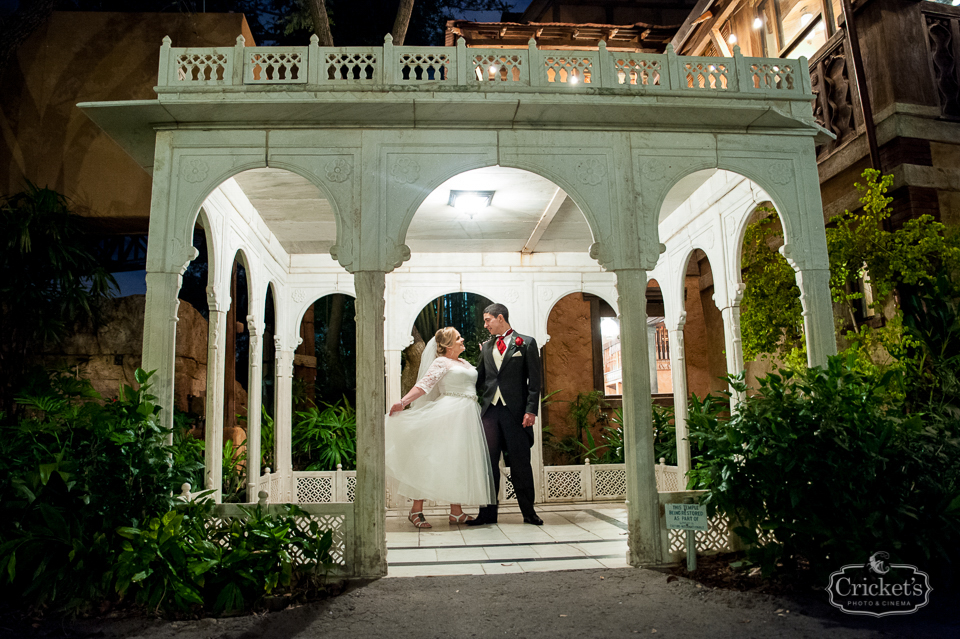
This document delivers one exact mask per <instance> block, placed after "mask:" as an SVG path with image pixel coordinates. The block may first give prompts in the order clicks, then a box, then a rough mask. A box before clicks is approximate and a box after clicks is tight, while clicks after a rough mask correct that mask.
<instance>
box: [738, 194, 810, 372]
mask: <svg viewBox="0 0 960 639" xmlns="http://www.w3.org/2000/svg"><path fill="white" fill-rule="evenodd" d="M754 215H755V216H757V217H758V219H757V220H756V221H755V222H752V223H751V224H749V225H747V230H746V234H745V236H744V240H743V251H742V277H743V283H744V286H745V288H744V292H743V300H742V301H741V303H740V333H741V338H742V340H743V342H742V344H743V357H744V359H745V360H752V359H755V358H756V357H757V356H759V355H761V354H765V353H772V354H780V355H784V354H786V353H789V352H790V351H791V350H793V349H801V348H803V334H802V330H803V315H802V311H803V309H802V308H801V306H800V289H799V288H797V283H796V274H795V273H794V270H793V268H792V267H791V266H790V265H789V264H788V263H787V260H786V258H784V257H783V256H782V255H781V254H780V252H779V251H778V250H777V248H778V247H779V246H783V229H782V227H781V226H780V223H779V222H780V221H779V219H778V218H777V217H776V211H774V210H773V209H771V208H766V207H758V208H757V209H756V211H755V213H754Z"/></svg>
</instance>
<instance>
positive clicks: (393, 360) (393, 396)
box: [384, 350, 403, 410]
mask: <svg viewBox="0 0 960 639" xmlns="http://www.w3.org/2000/svg"><path fill="white" fill-rule="evenodd" d="M402 363H403V351H397V350H392V351H387V394H386V407H385V408H384V410H390V407H391V406H393V405H394V404H396V403H397V402H399V401H400V398H401V397H403V394H402V393H401V391H402V390H403V388H402V386H401V384H400V368H401V364H402Z"/></svg>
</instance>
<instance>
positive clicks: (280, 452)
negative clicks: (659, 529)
mask: <svg viewBox="0 0 960 639" xmlns="http://www.w3.org/2000/svg"><path fill="white" fill-rule="evenodd" d="M273 339H274V344H275V345H276V351H277V366H276V382H275V383H274V389H275V393H276V395H275V398H274V404H273V405H274V407H275V408H274V412H275V413H276V416H275V417H274V422H273V426H274V430H273V433H274V439H273V442H274V450H273V458H274V460H276V461H275V463H276V465H277V467H276V468H275V469H274V472H279V473H280V485H281V486H282V488H281V489H280V493H281V494H280V495H276V496H274V495H270V501H271V502H273V503H278V502H290V501H292V500H293V492H294V486H293V356H294V352H295V351H296V350H297V342H298V341H299V337H293V338H289V337H288V338H287V339H283V338H282V337H281V336H280V335H274V337H273Z"/></svg>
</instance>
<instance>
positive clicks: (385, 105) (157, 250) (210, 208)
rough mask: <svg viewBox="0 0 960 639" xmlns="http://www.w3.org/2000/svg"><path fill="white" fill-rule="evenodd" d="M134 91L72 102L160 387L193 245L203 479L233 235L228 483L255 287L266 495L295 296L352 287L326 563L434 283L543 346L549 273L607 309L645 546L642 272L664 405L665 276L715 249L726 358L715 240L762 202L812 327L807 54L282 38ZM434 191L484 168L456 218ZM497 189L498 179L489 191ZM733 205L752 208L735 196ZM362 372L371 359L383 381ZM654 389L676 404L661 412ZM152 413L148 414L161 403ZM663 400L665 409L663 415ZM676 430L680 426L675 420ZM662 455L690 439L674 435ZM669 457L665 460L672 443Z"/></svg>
mask: <svg viewBox="0 0 960 639" xmlns="http://www.w3.org/2000/svg"><path fill="white" fill-rule="evenodd" d="M157 94H158V98H157V99H156V100H147V101H129V102H109V103H88V104H83V105H81V106H82V107H83V109H84V110H85V111H86V113H87V114H88V115H89V116H90V117H91V118H92V119H93V120H94V121H96V122H97V123H98V124H99V125H100V126H101V127H102V128H103V129H104V130H106V131H107V132H108V133H109V134H111V135H112V136H113V137H114V139H116V140H117V141H118V142H119V143H120V144H121V145H123V146H124V148H126V149H127V150H128V151H129V153H130V154H131V155H132V156H133V157H134V158H135V159H136V160H137V161H138V162H140V164H141V165H142V166H143V167H144V168H145V169H146V170H148V171H149V172H151V173H152V175H153V200H152V208H151V217H150V235H149V249H148V264H147V308H146V319H145V326H144V345H143V353H144V357H143V361H144V363H143V366H144V368H146V369H156V371H157V373H156V375H155V378H154V379H155V380H156V382H155V387H154V392H155V394H156V395H157V396H158V397H159V399H158V402H159V403H160V405H161V406H165V407H167V406H172V405H173V383H174V361H175V357H174V353H175V350H174V348H175V340H176V325H177V305H178V301H177V294H178V291H179V288H180V283H181V276H182V274H183V272H184V270H185V268H186V267H187V265H188V264H189V263H190V261H191V260H192V259H194V257H195V256H196V251H195V249H193V247H192V236H193V230H194V228H195V226H196V225H197V224H198V223H199V224H201V225H202V226H203V228H204V229H205V232H206V235H207V245H208V249H209V264H210V285H209V287H208V301H209V306H210V329H209V330H210V333H209V335H210V339H209V350H210V353H209V354H210V357H209V359H208V362H209V364H208V386H207V387H208V395H207V411H206V414H207V438H208V446H207V487H209V488H217V487H219V486H220V482H221V478H220V476H219V475H220V467H221V466H220V447H219V446H218V445H213V444H214V443H215V442H219V441H220V440H221V439H222V428H223V424H222V415H223V410H222V402H223V386H224V385H223V381H222V379H223V378H222V375H223V370H224V365H225V353H224V350H225V345H226V333H225V328H226V327H225V326H224V321H225V317H226V312H227V310H228V308H229V305H230V302H231V300H230V299H229V278H230V271H231V267H232V264H233V261H234V259H240V260H242V261H243V263H244V265H245V267H246V270H247V275H248V281H249V288H250V291H249V299H250V315H249V316H248V318H247V319H248V326H249V328H250V335H251V357H250V366H251V369H252V370H251V375H250V388H249V389H248V391H249V405H248V415H249V422H248V442H249V448H248V456H249V460H250V465H249V469H248V470H249V474H250V478H251V479H250V484H249V488H250V494H251V495H253V494H255V493H256V491H257V489H258V488H260V487H261V480H260V479H259V478H260V475H261V470H262V469H260V468H259V458H260V455H259V446H260V436H259V426H260V424H259V415H260V406H259V403H260V393H261V389H260V387H259V385H260V379H261V372H260V371H259V370H258V367H259V363H260V362H261V360H262V348H263V343H262V339H261V338H262V334H263V333H262V327H263V321H264V299H265V296H266V292H267V290H268V288H269V289H270V290H271V291H272V294H273V296H274V300H275V308H276V337H275V342H276V343H275V346H276V354H277V372H276V375H277V377H276V385H275V388H276V398H277V401H276V415H275V422H276V425H277V426H276V466H277V467H276V468H275V469H274V472H272V473H271V474H270V475H269V481H268V483H267V484H266V485H265V486H266V487H267V488H268V491H267V492H269V494H270V500H271V501H277V502H283V501H291V500H293V499H294V491H295V486H294V483H293V480H292V467H291V458H290V435H291V415H290V393H291V375H292V364H293V358H294V350H295V349H296V347H297V344H298V339H299V337H298V335H299V326H300V320H301V318H302V317H303V314H304V312H305V311H306V309H307V308H308V307H309V306H310V304H312V303H313V301H314V300H316V299H317V298H319V297H321V296H323V295H326V294H330V293H336V292H340V293H347V294H349V295H352V296H355V298H356V308H357V383H358V388H357V438H358V441H357V446H358V460H357V473H356V478H355V484H351V486H350V487H349V492H350V495H351V499H350V500H343V502H348V501H352V503H331V504H327V505H326V506H327V511H324V512H328V513H329V518H328V519H327V522H328V524H329V525H331V526H336V527H339V531H340V533H339V534H340V538H341V539H342V540H343V557H344V562H343V563H344V566H345V570H346V572H347V573H348V574H351V575H355V576H363V577H376V576H381V575H384V574H385V573H386V543H385V532H384V523H385V520H384V517H385V515H384V513H385V499H386V495H385V477H384V467H383V455H384V437H383V426H384V424H383V414H384V409H385V406H387V405H388V404H389V403H391V402H392V401H394V400H395V399H396V398H397V396H398V394H399V378H400V375H399V371H400V352H401V351H402V350H403V348H405V347H406V346H407V345H408V344H409V343H410V339H411V338H410V328H411V326H412V323H413V319H414V318H415V316H416V314H417V313H418V312H419V311H420V309H421V308H422V307H423V305H424V304H425V303H426V302H427V301H429V300H431V299H434V298H436V297H437V296H438V295H442V294H445V293H450V292H456V291H469V292H474V293H479V294H482V295H484V296H485V297H488V298H490V299H492V300H494V301H498V302H503V303H505V304H507V305H508V307H510V309H511V321H512V323H513V324H514V326H516V327H518V328H521V329H522V331H523V332H527V333H531V334H533V335H534V336H536V338H537V339H538V340H539V341H540V343H541V344H543V343H545V342H546V341H547V340H548V339H549V335H547V329H546V318H547V316H548V315H549V312H550V309H551V308H552V307H553V305H554V304H555V303H556V302H557V300H559V299H560V298H561V297H563V296H564V295H567V294H569V293H571V292H576V291H583V292H589V293H593V294H596V295H598V296H600V297H602V298H604V299H605V300H607V301H608V302H609V303H610V305H611V306H612V307H613V308H614V309H615V310H616V311H617V312H618V313H619V317H620V323H621V328H620V330H621V343H622V353H623V409H624V417H625V421H626V424H625V428H624V431H625V432H624V437H625V441H626V447H625V449H626V465H625V466H626V497H627V503H628V513H629V528H630V532H629V549H630V550H629V560H630V563H631V564H632V565H641V564H643V565H652V564H658V563H662V562H663V561H664V559H665V557H666V549H665V548H664V547H663V546H664V544H663V541H662V537H661V524H660V521H661V518H660V514H659V501H658V499H659V498H658V494H657V484H656V478H655V477H656V473H657V470H656V469H655V463H654V453H653V440H652V434H651V427H650V411H651V407H650V369H649V366H648V353H649V351H648V344H647V341H648V332H647V331H648V327H647V320H646V309H645V301H646V288H647V282H648V278H650V277H656V278H657V280H658V282H659V283H660V284H661V287H662V288H663V292H664V302H665V309H666V316H667V317H666V321H667V324H668V327H669V329H670V331H671V339H672V340H674V341H675V344H677V345H679V348H676V347H675V348H671V349H670V350H671V359H673V360H674V362H673V364H674V365H673V371H674V372H673V375H674V388H675V393H677V397H678V401H677V404H676V405H677V407H678V408H680V407H681V406H685V403H686V391H685V381H684V377H683V375H684V373H683V370H684V368H683V365H682V363H683V362H682V359H683V349H682V329H683V321H684V314H683V304H682V300H683V274H684V271H685V268H686V260H687V259H688V257H689V255H690V252H691V251H693V250H694V249H700V250H702V251H704V252H705V253H706V254H707V255H708V256H709V257H710V260H711V264H712V265H713V269H714V278H715V290H716V298H717V299H716V301H717V304H718V307H720V308H721V309H722V312H723V317H724V328H725V333H726V343H727V358H728V369H729V370H731V371H739V370H740V369H742V368H743V363H742V355H741V354H740V350H739V325H738V321H739V320H738V318H739V311H738V304H739V294H740V293H739V291H741V290H742V289H741V285H740V276H739V248H738V247H739V242H741V241H742V237H743V232H744V226H745V224H746V220H747V217H748V216H749V215H750V213H751V212H752V210H753V207H755V205H756V202H759V201H766V200H769V201H771V202H773V203H774V205H775V207H776V209H777V212H778V214H779V215H780V218H781V220H782V222H783V226H784V231H785V237H786V241H787V244H786V246H785V247H784V254H785V256H786V257H787V258H788V259H789V260H790V263H791V265H792V266H793V267H794V268H795V269H796V271H797V282H798V284H799V287H800V290H801V293H802V298H801V299H802V302H803V308H804V319H805V334H806V340H807V347H808V351H807V352H808V353H809V359H810V363H811V364H823V363H825V360H826V357H827V356H828V355H829V354H831V353H832V352H833V351H834V349H835V345H834V338H833V316H832V307H831V301H830V291H829V287H828V276H829V273H828V265H827V251H826V241H825V235H824V228H823V217H822V210H821V204H820V191H819V181H818V176H817V165H816V159H815V155H814V143H815V139H816V138H817V137H818V136H820V139H821V140H822V139H826V138H825V137H824V136H829V134H828V133H826V132H825V131H824V130H823V129H821V128H820V127H819V126H818V125H817V124H816V123H815V122H814V118H813V113H812V107H811V104H812V100H813V99H814V96H813V95H812V93H811V89H810V80H809V76H808V71H807V64H806V61H805V60H803V59H800V60H781V59H747V58H744V57H742V56H741V55H739V50H737V53H736V55H735V56H734V57H733V58H700V57H697V58H693V57H690V58H688V57H678V56H676V55H675V54H674V53H673V51H672V50H671V49H668V51H667V53H666V54H662V55H658V54H646V53H613V52H609V51H607V50H606V48H605V46H604V44H603V43H602V42H601V43H599V47H598V48H597V49H593V50H585V51H562V52H559V51H545V50H544V51H541V50H538V49H537V48H536V46H535V45H534V43H533V42H532V41H531V44H530V46H529V48H528V49H523V50H501V49H467V48H466V47H465V46H464V45H463V41H462V40H461V41H460V44H459V45H458V46H456V47H435V48H430V47H394V46H393V45H392V43H391V41H390V37H389V36H387V39H386V42H385V44H384V46H383V47H382V48H329V49H328V48H320V47H318V46H317V43H316V39H315V38H314V39H313V41H312V42H311V44H310V45H309V46H304V47H246V46H244V42H243V39H242V38H238V41H237V45H236V46H235V47H229V48H215V49H213V48H212V49H177V48H171V46H170V42H169V40H165V41H164V44H163V46H162V48H161V51H160V69H159V79H158V86H157ZM451 190H468V191H495V192H496V193H499V196H497V195H495V196H494V200H493V203H492V206H491V208H490V210H489V212H486V211H485V212H484V213H483V214H481V215H478V216H476V217H475V218H470V217H469V216H467V217H464V216H463V215H462V214H461V213H458V212H457V211H456V209H454V208H452V207H450V206H449V200H448V198H449V193H450V191H451ZM498 197H499V199H498ZM751 203H752V206H751ZM384 380H386V382H385V381H384ZM681 413H682V410H681V411H678V415H679V417H680V418H681V419H680V421H681V422H682V418H683V415H682V414H681ZM163 415H164V417H165V419H166V420H167V423H168V424H170V423H172V413H171V412H170V411H165V412H164V413H163ZM683 432H684V431H683V425H682V423H680V424H678V433H683ZM679 439H682V438H679ZM680 460H681V461H680V467H681V470H684V469H685V468H689V453H688V452H687V453H686V455H684V451H683V450H681V455H680ZM685 464H686V465H685Z"/></svg>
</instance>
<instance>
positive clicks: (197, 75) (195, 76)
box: [174, 52, 232, 84]
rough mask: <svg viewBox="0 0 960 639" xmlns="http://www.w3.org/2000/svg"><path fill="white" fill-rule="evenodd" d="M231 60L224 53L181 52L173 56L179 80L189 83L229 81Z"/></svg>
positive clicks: (220, 82) (222, 82)
mask: <svg viewBox="0 0 960 639" xmlns="http://www.w3.org/2000/svg"><path fill="white" fill-rule="evenodd" d="M231 63H232V60H231V59H230V56H228V55H227V54H226V53H218V52H196V53H181V54H179V55H177V56H176V57H175V58H174V65H175V69H176V77H177V80H178V81H179V82H183V83H190V84H224V83H225V82H229V81H230V79H231V78H230V74H231V72H232V64H231Z"/></svg>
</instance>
